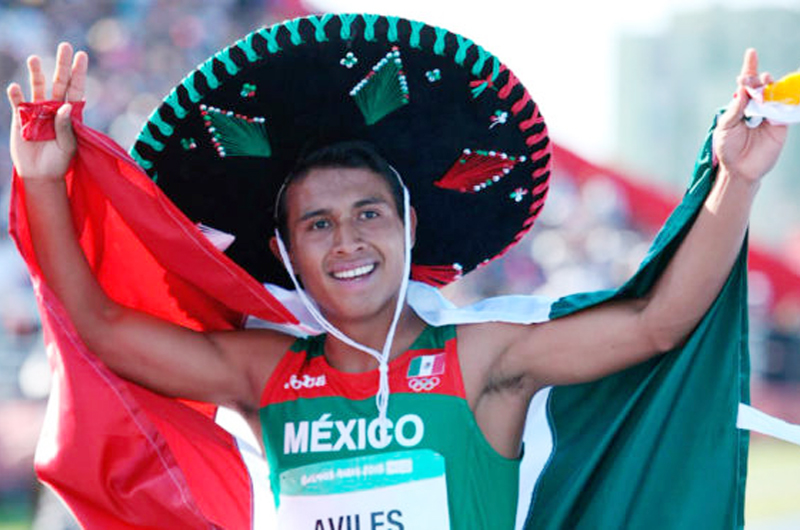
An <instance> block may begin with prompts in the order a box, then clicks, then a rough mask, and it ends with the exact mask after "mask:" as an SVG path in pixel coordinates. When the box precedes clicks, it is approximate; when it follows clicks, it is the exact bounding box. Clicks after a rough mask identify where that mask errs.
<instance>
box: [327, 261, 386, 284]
mask: <svg viewBox="0 0 800 530" xmlns="http://www.w3.org/2000/svg"><path fill="white" fill-rule="evenodd" d="M374 270H375V264H374V263H370V264H369V265H362V266H361V267H356V268H355V269H349V270H345V271H337V272H334V273H331V274H332V276H333V277H334V278H336V279H337V280H356V279H358V278H362V277H364V276H367V275H368V274H369V273H371V272H372V271H374Z"/></svg>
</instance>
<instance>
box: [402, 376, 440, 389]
mask: <svg viewBox="0 0 800 530" xmlns="http://www.w3.org/2000/svg"><path fill="white" fill-rule="evenodd" d="M439 383H441V380H440V379H439V378H438V377H427V378H425V377H414V378H412V379H411V380H410V381H409V382H408V388H410V389H411V390H413V391H414V392H430V391H431V390H433V389H434V388H436V387H437V386H439Z"/></svg>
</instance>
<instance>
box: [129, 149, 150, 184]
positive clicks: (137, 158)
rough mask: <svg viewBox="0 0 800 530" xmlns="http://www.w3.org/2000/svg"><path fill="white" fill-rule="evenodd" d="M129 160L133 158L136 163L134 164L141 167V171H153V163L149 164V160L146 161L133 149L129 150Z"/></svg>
mask: <svg viewBox="0 0 800 530" xmlns="http://www.w3.org/2000/svg"><path fill="white" fill-rule="evenodd" d="M131 158H133V159H134V160H135V161H136V163H137V164H139V166H141V167H142V169H153V163H152V162H150V161H149V160H146V159H145V158H143V157H142V155H140V154H139V151H137V150H136V148H135V147H134V148H133V149H131ZM153 180H155V179H153Z"/></svg>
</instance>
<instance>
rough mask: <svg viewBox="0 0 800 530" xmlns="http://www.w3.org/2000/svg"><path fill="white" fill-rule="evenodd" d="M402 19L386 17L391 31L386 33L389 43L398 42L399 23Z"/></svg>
mask: <svg viewBox="0 0 800 530" xmlns="http://www.w3.org/2000/svg"><path fill="white" fill-rule="evenodd" d="M399 20H400V19H399V18H398V17H386V21H387V22H388V23H389V30H388V31H387V32H386V38H387V39H388V40H389V42H397V40H398V38H399V37H398V36H397V22H398V21H399Z"/></svg>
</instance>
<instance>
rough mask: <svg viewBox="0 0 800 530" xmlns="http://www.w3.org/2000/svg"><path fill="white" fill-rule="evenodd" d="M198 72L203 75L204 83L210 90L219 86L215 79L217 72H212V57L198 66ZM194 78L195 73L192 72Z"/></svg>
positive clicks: (217, 80)
mask: <svg viewBox="0 0 800 530" xmlns="http://www.w3.org/2000/svg"><path fill="white" fill-rule="evenodd" d="M198 70H200V73H202V74H203V77H205V78H206V83H207V84H208V88H210V89H211V90H216V89H217V88H219V79H217V74H215V73H214V58H213V57H212V58H211V59H209V60H207V61H206V62H204V63H203V64H201V65H200V66H199V67H198ZM194 76H195V79H197V73H195V74H194Z"/></svg>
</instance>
